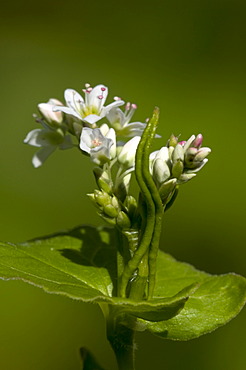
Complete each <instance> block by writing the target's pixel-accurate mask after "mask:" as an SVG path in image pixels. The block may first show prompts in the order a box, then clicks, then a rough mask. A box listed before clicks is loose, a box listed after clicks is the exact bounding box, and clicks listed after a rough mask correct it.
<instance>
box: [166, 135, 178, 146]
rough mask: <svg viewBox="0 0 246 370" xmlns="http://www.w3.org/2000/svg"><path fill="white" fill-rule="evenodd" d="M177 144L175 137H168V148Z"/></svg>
mask: <svg viewBox="0 0 246 370" xmlns="http://www.w3.org/2000/svg"><path fill="white" fill-rule="evenodd" d="M177 144H178V138H177V136H174V135H173V134H172V135H171V136H170V139H169V140H168V146H169V147H170V146H173V147H175V146H176V145H177Z"/></svg>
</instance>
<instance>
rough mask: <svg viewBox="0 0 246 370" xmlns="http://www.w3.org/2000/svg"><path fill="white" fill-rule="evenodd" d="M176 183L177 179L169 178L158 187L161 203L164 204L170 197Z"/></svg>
mask: <svg viewBox="0 0 246 370" xmlns="http://www.w3.org/2000/svg"><path fill="white" fill-rule="evenodd" d="M176 184H177V179H171V180H169V181H166V182H164V184H162V185H161V187H160V189H159V194H160V197H161V200H162V203H163V204H166V203H167V202H168V201H169V199H170V197H171V196H172V194H173V191H174V190H175V187H176Z"/></svg>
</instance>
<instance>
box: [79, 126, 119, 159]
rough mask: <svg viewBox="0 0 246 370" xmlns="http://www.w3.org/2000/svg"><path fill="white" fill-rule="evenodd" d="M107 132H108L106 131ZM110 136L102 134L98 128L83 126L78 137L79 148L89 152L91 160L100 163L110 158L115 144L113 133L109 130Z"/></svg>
mask: <svg viewBox="0 0 246 370" xmlns="http://www.w3.org/2000/svg"><path fill="white" fill-rule="evenodd" d="M108 134H109V132H108ZM109 136H110V137H106V136H104V135H103V134H102V132H101V130H100V129H99V128H94V129H92V128H89V127H84V128H83V130H82V134H81V137H80V149H81V150H83V151H84V152H87V153H89V154H90V157H91V160H92V162H94V163H96V164H98V165H102V164H104V163H106V162H109V161H110V159H112V154H114V153H115V151H116V150H115V149H113V151H112V150H111V148H112V147H114V146H115V145H116V144H115V141H114V140H115V139H114V138H115V135H114V138H113V133H112V131H110V135H109Z"/></svg>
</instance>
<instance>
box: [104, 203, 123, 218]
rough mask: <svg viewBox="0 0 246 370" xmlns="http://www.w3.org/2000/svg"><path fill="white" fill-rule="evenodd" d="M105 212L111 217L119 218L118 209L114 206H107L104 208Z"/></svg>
mask: <svg viewBox="0 0 246 370" xmlns="http://www.w3.org/2000/svg"><path fill="white" fill-rule="evenodd" d="M103 212H104V213H105V214H106V215H107V216H109V217H112V218H113V217H117V216H118V214H119V211H118V209H116V208H115V207H114V206H113V205H112V204H107V205H106V206H104V207H103Z"/></svg>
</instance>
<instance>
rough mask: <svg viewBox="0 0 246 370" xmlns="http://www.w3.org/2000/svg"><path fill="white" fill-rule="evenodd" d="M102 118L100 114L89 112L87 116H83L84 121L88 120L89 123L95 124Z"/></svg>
mask: <svg viewBox="0 0 246 370" xmlns="http://www.w3.org/2000/svg"><path fill="white" fill-rule="evenodd" d="M101 118H102V117H101V116H98V115H97V114H89V115H88V116H86V117H84V118H83V121H84V122H87V123H90V124H91V125H93V123H96V122H97V121H99V120H100V119H101ZM80 119H81V118H80Z"/></svg>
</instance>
